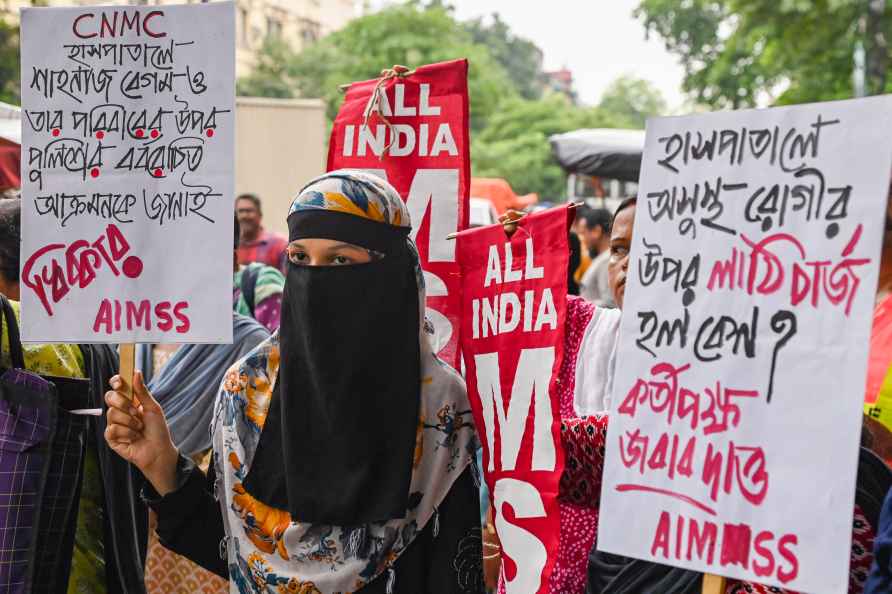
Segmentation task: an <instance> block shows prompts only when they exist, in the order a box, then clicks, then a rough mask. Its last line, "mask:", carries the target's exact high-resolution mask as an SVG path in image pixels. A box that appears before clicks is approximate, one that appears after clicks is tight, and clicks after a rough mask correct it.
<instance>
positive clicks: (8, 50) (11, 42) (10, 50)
mask: <svg viewBox="0 0 892 594" xmlns="http://www.w3.org/2000/svg"><path fill="white" fill-rule="evenodd" d="M20 81H21V64H20V63H19V30H18V28H17V27H13V26H12V25H9V24H7V23H5V22H3V21H0V101H3V102H5V103H12V104H14V105H18V104H19V103H20V102H21V82H20Z"/></svg>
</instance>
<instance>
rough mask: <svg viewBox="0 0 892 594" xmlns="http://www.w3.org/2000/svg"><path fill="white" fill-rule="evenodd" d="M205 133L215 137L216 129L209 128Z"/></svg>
mask: <svg viewBox="0 0 892 594" xmlns="http://www.w3.org/2000/svg"><path fill="white" fill-rule="evenodd" d="M205 134H207V135H208V138H213V137H214V129H213V128H208V129H207V131H206V132H205Z"/></svg>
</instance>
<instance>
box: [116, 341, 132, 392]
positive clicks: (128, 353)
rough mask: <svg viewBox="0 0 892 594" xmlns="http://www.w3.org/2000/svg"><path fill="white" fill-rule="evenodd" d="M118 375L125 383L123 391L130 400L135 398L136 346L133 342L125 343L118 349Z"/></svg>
mask: <svg viewBox="0 0 892 594" xmlns="http://www.w3.org/2000/svg"><path fill="white" fill-rule="evenodd" d="M118 357H119V359H120V360H119V363H118V375H120V376H121V381H122V382H124V388H123V389H122V390H121V391H122V392H124V394H125V395H126V396H127V397H128V398H131V399H132V398H133V372H134V370H135V368H136V345H135V344H133V343H132V342H128V343H123V344H121V345H120V346H119V347H118Z"/></svg>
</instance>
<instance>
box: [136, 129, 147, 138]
mask: <svg viewBox="0 0 892 594" xmlns="http://www.w3.org/2000/svg"><path fill="white" fill-rule="evenodd" d="M145 135H146V131H145V130H143V129H142V128H140V129H139V130H137V131H136V137H137V138H142V137H143V136H145Z"/></svg>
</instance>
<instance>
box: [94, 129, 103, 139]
mask: <svg viewBox="0 0 892 594" xmlns="http://www.w3.org/2000/svg"><path fill="white" fill-rule="evenodd" d="M96 138H97V139H98V140H102V139H103V138H105V132H103V131H102V130H100V131H99V132H97V133H96Z"/></svg>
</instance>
